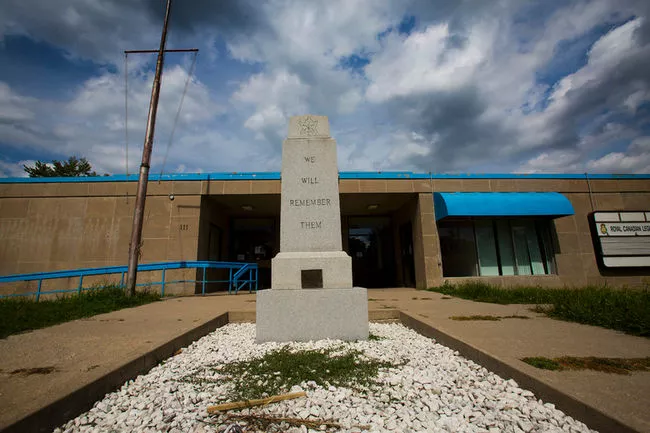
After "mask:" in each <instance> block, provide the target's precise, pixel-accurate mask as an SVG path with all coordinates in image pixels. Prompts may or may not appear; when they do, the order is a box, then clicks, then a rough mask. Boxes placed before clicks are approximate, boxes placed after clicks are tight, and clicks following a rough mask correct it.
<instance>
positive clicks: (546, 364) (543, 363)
mask: <svg viewBox="0 0 650 433" xmlns="http://www.w3.org/2000/svg"><path fill="white" fill-rule="evenodd" d="M522 361H524V362H525V363H526V364H530V365H532V366H533V367H537V368H541V369H542V370H562V366H561V365H560V364H559V363H558V362H557V361H554V360H552V359H549V358H544V357H543V356H535V357H532V358H523V359H522Z"/></svg>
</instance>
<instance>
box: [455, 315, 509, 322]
mask: <svg viewBox="0 0 650 433" xmlns="http://www.w3.org/2000/svg"><path fill="white" fill-rule="evenodd" d="M450 319H451V320H458V321H462V322H465V321H470V320H490V321H493V322H497V321H499V320H501V319H500V318H499V317H498V316H451V317H450Z"/></svg>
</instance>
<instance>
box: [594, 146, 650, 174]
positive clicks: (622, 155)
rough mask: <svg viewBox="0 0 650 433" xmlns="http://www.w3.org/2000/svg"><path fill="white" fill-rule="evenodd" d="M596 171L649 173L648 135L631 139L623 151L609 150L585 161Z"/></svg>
mask: <svg viewBox="0 0 650 433" xmlns="http://www.w3.org/2000/svg"><path fill="white" fill-rule="evenodd" d="M587 168H588V169H589V171H590V172H596V173H650V137H639V138H637V139H635V140H634V141H632V143H631V144H630V145H629V147H628V148H627V149H626V151H625V152H610V153H608V154H607V155H604V156H603V157H601V158H598V159H596V160H593V161H589V162H588V163H587Z"/></svg>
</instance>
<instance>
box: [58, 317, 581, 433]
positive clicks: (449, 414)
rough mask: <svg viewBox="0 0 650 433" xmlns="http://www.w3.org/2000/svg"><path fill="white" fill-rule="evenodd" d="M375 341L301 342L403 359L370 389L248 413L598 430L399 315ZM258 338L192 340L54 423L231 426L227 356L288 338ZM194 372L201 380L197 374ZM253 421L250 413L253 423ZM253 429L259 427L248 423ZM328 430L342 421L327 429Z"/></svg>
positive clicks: (300, 387) (90, 427)
mask: <svg viewBox="0 0 650 433" xmlns="http://www.w3.org/2000/svg"><path fill="white" fill-rule="evenodd" d="M370 332H371V333H372V334H374V335H377V336H378V337H380V339H378V340H374V341H356V342H342V341H339V340H319V341H312V342H306V343H291V344H290V346H291V347H292V348H295V349H326V348H331V347H341V346H344V347H348V348H352V349H356V350H360V351H362V352H363V353H364V354H365V355H366V356H367V357H370V358H375V359H381V360H383V361H388V362H391V363H394V364H396V365H399V367H395V368H388V369H384V370H381V371H380V372H379V375H378V377H377V386H375V387H369V388H368V389H348V388H344V387H334V386H329V385H327V386H325V387H320V386H318V385H317V384H316V383H315V382H313V381H307V382H303V383H299V384H295V385H294V386H292V387H291V389H290V390H287V392H298V391H306V392H307V398H299V399H295V400H287V401H283V402H278V403H275V404H272V405H268V406H265V407H258V408H252V409H244V410H241V411H239V412H237V411H231V412H229V413H240V414H266V415H270V416H275V417H288V418H295V417H298V418H303V419H328V420H331V421H333V422H336V423H338V424H340V425H341V430H340V431H342V432H360V431H362V430H361V428H362V427H366V426H367V427H368V428H369V430H368V431H370V432H377V433H380V432H421V431H427V432H490V433H494V432H513V433H514V432H517V433H520V432H524V433H531V432H533V433H534V432H561V431H567V432H576V433H586V432H593V430H590V429H589V428H587V426H585V425H584V424H583V423H581V422H579V421H576V420H574V419H572V418H570V417H568V416H566V415H565V414H564V413H562V412H561V411H559V410H557V409H556V408H555V405H553V404H551V403H544V402H543V401H541V400H537V399H536V398H535V395H534V394H533V393H532V392H530V391H528V390H525V389H522V388H520V387H519V385H518V384H517V383H516V382H515V381H514V380H503V379H502V378H500V377H499V376H497V375H495V374H493V373H491V372H490V371H488V370H486V369H485V368H483V367H481V366H480V365H477V364H475V363H474V362H472V361H469V360H467V359H464V358H462V357H460V356H459V355H458V352H455V351H452V350H450V349H449V348H447V347H445V346H442V345H440V344H437V343H436V342H435V341H434V340H432V339H430V338H426V337H423V336H421V335H419V334H417V333H416V332H415V331H412V330H410V329H408V328H406V327H404V326H402V325H398V324H375V323H371V324H370ZM283 346H284V344H278V343H264V344H256V343H255V325H253V324H229V325H226V326H224V327H222V328H219V329H217V330H216V331H215V332H213V333H211V334H209V335H207V336H205V337H203V338H201V339H200V340H198V341H196V342H194V343H192V344H191V345H190V346H188V347H187V348H184V349H183V350H182V352H181V353H180V354H178V355H176V356H174V357H172V358H169V359H167V360H166V361H164V362H163V363H161V364H160V365H158V366H156V367H154V368H152V369H151V371H150V372H149V373H148V374H146V375H142V376H138V377H137V378H135V379H134V380H129V381H128V382H126V383H125V384H124V385H123V386H122V387H121V388H120V389H119V390H118V391H116V392H113V393H110V394H107V395H106V396H105V397H104V399H102V400H101V401H99V402H97V403H96V404H95V405H94V407H93V409H91V410H90V411H89V412H86V413H85V414H81V415H80V416H79V417H77V418H75V419H72V420H70V421H68V422H67V423H66V424H64V425H62V426H59V427H57V428H56V429H54V432H55V433H63V432H66V433H67V432H69V433H72V432H74V433H81V432H113V431H135V432H156V431H162V432H167V433H180V432H195V433H202V432H208V431H210V432H213V431H217V432H223V431H224V430H225V428H226V427H227V426H228V425H230V424H232V421H227V420H226V419H225V416H224V415H208V414H207V412H206V409H207V407H208V406H211V405H214V404H218V403H221V402H224V401H226V400H225V398H226V397H225V396H226V395H227V394H228V392H229V391H230V390H231V388H230V387H231V386H232V384H229V383H223V382H220V381H218V379H219V378H220V377H221V376H220V375H219V369H220V367H221V366H223V365H225V364H228V363H231V362H235V361H242V360H250V359H254V358H258V357H261V356H263V355H264V354H265V353H267V352H269V351H271V350H276V349H279V348H281V347H283ZM189 377H192V378H193V379H192V380H188V379H187V378H189ZM244 424H245V423H243V422H242V423H240V425H241V426H243V425H244ZM323 430H325V429H308V428H307V427H305V426H301V427H291V426H290V425H289V424H287V423H281V424H279V425H277V426H271V427H269V430H268V431H291V432H294V433H298V432H300V433H307V432H320V431H323ZM246 431H247V432H250V431H253V429H252V428H250V426H249V428H247V429H246ZM327 431H334V430H333V429H331V428H330V429H327Z"/></svg>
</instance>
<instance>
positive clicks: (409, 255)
mask: <svg viewBox="0 0 650 433" xmlns="http://www.w3.org/2000/svg"><path fill="white" fill-rule="evenodd" d="M399 245H400V254H401V256H402V283H403V284H404V286H405V287H415V261H414V260H413V226H412V225H411V223H410V222H408V223H405V224H402V225H401V226H400V227H399Z"/></svg>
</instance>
